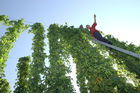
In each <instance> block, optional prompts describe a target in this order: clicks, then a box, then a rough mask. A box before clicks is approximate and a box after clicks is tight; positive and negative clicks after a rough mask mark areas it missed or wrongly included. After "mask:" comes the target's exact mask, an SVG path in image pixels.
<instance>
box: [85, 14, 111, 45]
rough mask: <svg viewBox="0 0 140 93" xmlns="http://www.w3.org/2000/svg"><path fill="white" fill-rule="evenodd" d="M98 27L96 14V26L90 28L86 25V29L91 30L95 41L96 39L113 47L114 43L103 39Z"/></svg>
mask: <svg viewBox="0 0 140 93" xmlns="http://www.w3.org/2000/svg"><path fill="white" fill-rule="evenodd" d="M96 25H97V23H96V15H95V14H94V24H93V25H92V27H90V25H86V28H87V29H89V30H90V33H91V35H92V37H93V39H95V38H96V39H97V40H99V41H103V42H105V43H108V44H111V45H112V43H111V42H110V41H109V40H107V39H105V38H104V37H102V35H101V34H100V32H99V31H98V30H96V28H95V27H96Z"/></svg>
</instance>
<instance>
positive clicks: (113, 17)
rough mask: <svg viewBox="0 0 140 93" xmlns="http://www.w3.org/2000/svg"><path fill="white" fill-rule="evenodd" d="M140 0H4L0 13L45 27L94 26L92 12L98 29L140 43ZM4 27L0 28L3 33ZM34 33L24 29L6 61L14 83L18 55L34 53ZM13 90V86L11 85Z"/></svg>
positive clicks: (7, 75) (9, 77)
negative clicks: (54, 24)
mask: <svg viewBox="0 0 140 93" xmlns="http://www.w3.org/2000/svg"><path fill="white" fill-rule="evenodd" d="M139 10H140V0H1V3H0V15H3V14H5V15H8V16H9V18H10V19H11V20H17V19H20V18H24V19H25V23H26V24H33V23H35V22H41V23H43V25H44V27H45V29H47V27H48V26H49V25H50V24H53V23H58V24H65V22H67V23H68V25H74V26H75V27H79V25H81V24H83V25H84V26H85V25H86V24H90V25H92V23H93V15H94V13H96V15H97V24H98V25H97V29H99V30H101V31H103V32H104V33H105V34H112V35H114V36H115V37H117V38H119V39H120V40H121V41H128V42H133V43H134V44H137V45H140V37H139V35H140V27H139V26H140V18H139V17H140V11H139ZM4 32H5V26H1V28H0V36H2V35H3V34H4ZM32 38H33V35H32V34H28V33H27V31H25V32H24V33H23V34H21V35H20V37H19V39H18V40H17V42H16V43H15V47H14V48H13V49H12V50H11V52H10V54H9V55H10V56H9V59H8V61H7V63H6V64H7V67H6V68H5V71H6V78H7V79H8V81H9V82H10V84H11V88H12V87H13V85H14V82H15V79H16V64H17V62H18V58H19V57H23V56H28V55H31V53H32V51H31V47H32V46H31V44H32ZM12 89H13V88H12Z"/></svg>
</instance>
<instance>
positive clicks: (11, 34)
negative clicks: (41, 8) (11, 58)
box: [0, 15, 28, 77]
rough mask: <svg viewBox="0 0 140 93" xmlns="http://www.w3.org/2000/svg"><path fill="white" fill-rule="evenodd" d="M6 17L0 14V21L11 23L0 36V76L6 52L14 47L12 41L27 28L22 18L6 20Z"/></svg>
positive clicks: (2, 74)
mask: <svg viewBox="0 0 140 93" xmlns="http://www.w3.org/2000/svg"><path fill="white" fill-rule="evenodd" d="M7 18H8V17H7V16H6V15H2V16H0V21H2V22H4V23H5V24H6V25H9V24H13V25H11V27H9V28H7V32H6V33H5V35H4V36H2V37H1V38H0V77H3V76H4V67H5V66H6V65H5V62H6V61H7V59H8V54H9V52H10V50H11V48H13V47H14V42H16V40H17V38H18V37H19V33H21V32H23V30H25V29H27V27H28V26H27V25H24V23H23V22H24V20H23V19H21V20H18V21H8V22H7V21H6V20H9V19H7Z"/></svg>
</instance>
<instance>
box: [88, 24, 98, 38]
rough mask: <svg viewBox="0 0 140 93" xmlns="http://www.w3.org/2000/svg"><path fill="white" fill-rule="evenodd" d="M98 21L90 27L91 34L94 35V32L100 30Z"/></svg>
mask: <svg viewBox="0 0 140 93" xmlns="http://www.w3.org/2000/svg"><path fill="white" fill-rule="evenodd" d="M96 25H97V24H96V23H94V24H93V25H92V27H91V28H90V33H91V35H92V36H93V37H94V35H93V34H94V32H99V31H98V30H96V28H95V27H96Z"/></svg>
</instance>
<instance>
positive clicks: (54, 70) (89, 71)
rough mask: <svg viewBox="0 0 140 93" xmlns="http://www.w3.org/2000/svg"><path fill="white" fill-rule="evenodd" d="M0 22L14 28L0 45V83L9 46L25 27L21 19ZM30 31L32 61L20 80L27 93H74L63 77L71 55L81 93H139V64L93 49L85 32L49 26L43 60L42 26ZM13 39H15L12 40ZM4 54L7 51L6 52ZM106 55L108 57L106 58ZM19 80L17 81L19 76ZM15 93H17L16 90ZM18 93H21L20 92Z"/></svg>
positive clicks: (2, 18)
mask: <svg viewBox="0 0 140 93" xmlns="http://www.w3.org/2000/svg"><path fill="white" fill-rule="evenodd" d="M0 22H4V23H5V24H6V25H7V26H9V25H12V26H13V28H12V27H9V29H8V31H9V32H7V33H6V34H5V35H4V36H3V37H2V38H1V41H0V49H1V50H0V51H1V52H0V53H1V54H0V62H1V63H0V67H1V68H0V75H1V79H2V78H3V77H4V67H5V66H4V65H5V62H6V61H7V59H8V53H9V52H10V49H11V48H12V47H13V45H12V44H13V43H14V42H16V39H17V38H18V36H19V34H20V33H21V32H23V30H25V29H27V28H28V26H27V25H24V24H23V19H22V20H19V21H9V19H8V17H7V16H0ZM30 27H31V29H30V32H31V33H33V34H34V35H35V36H34V38H33V44H32V49H33V53H32V57H33V60H32V62H31V64H29V65H30V66H29V73H27V74H28V75H26V78H23V80H25V81H27V82H28V83H27V86H26V88H27V90H26V91H27V93H74V92H75V88H74V86H73V85H72V83H71V77H69V76H67V75H66V74H68V73H70V69H69V68H68V67H67V66H66V65H65V63H67V62H69V61H68V60H69V56H70V55H71V56H72V58H73V62H74V63H75V64H76V77H77V83H78V86H79V88H80V92H81V93H88V91H89V92H90V93H94V92H95V93H96V92H99V93H100V92H101V93H102V92H103V93H104V92H105V93H106V92H107V93H137V92H139V91H140V90H139V88H140V83H139V79H140V78H139V77H140V74H139V71H140V70H139V66H140V61H139V60H138V59H136V58H133V57H131V56H128V55H125V54H122V53H120V52H118V51H115V50H113V51H112V52H110V51H108V50H109V49H108V48H106V47H104V46H101V45H99V44H94V46H93V45H92V44H91V42H90V41H91V35H90V33H89V31H88V30H87V29H84V28H82V29H79V28H74V26H70V27H68V26H67V25H60V26H59V25H58V24H52V25H50V26H49V28H48V34H47V38H48V41H49V53H50V54H49V55H48V56H46V53H45V52H44V50H45V49H44V46H45V43H46V42H44V39H45V37H46V36H45V34H44V33H45V30H44V27H43V25H42V24H41V23H35V24H33V25H32V26H30ZM8 33H10V34H8ZM11 34H12V35H11ZM12 36H14V37H15V38H11V37H12ZM106 37H107V38H108V39H109V40H110V41H112V42H113V43H114V44H115V45H116V46H118V47H122V48H124V49H127V50H130V51H133V52H137V53H139V52H140V46H135V45H134V44H127V43H125V42H120V41H119V40H118V39H116V38H114V37H112V36H110V35H107V36H106ZM9 40H11V41H9ZM3 46H7V47H3ZM11 46H12V47H11ZM6 50H8V51H7V52H5V51H6ZM106 53H108V54H109V55H106ZM47 57H48V59H49V63H50V65H49V67H46V66H45V62H44V60H45V59H46V58H47ZM19 63H20V61H19ZM114 64H117V66H118V69H119V70H115V69H114V68H113V65H114ZM19 68H20V67H19ZM23 70H24V69H23ZM21 72H22V70H21ZM122 72H125V74H122ZM18 76H19V78H20V75H19V73H18ZM41 76H42V77H43V78H41ZM126 77H131V78H132V79H133V81H134V83H135V86H134V85H132V84H130V83H127V80H126ZM0 82H2V81H0ZM3 84H4V83H3ZM24 84H25V83H24ZM16 86H18V87H22V83H21V82H20V81H19V83H16V85H15V87H16ZM4 88H5V87H4V86H1V88H0V91H2V92H5V91H10V89H9V85H7V86H6V88H7V89H6V90H3V89H4ZM19 89H20V88H19ZM16 91H17V92H16ZM16 91H15V92H16V93H19V92H18V88H17V89H16ZM20 91H22V88H21V89H20ZM24 91H25V88H24ZM24 93H25V92H24Z"/></svg>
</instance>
